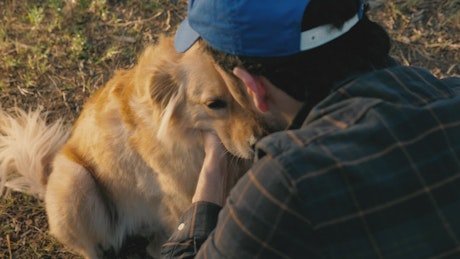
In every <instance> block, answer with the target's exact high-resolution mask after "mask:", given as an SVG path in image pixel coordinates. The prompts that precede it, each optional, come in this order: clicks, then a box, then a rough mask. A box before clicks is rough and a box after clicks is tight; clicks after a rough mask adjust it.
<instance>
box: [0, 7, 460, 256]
mask: <svg viewBox="0 0 460 259" xmlns="http://www.w3.org/2000/svg"><path fill="white" fill-rule="evenodd" d="M368 3H369V5H370V6H371V8H372V9H371V12H370V14H371V17H372V19H373V20H376V21H378V22H380V23H381V24H382V25H383V26H384V27H385V28H386V29H387V30H388V32H389V33H390V34H391V36H392V37H393V48H392V52H391V53H392V56H394V57H395V58H396V59H397V60H399V61H400V62H402V63H403V64H405V65H414V66H421V67H426V68H427V69H429V70H430V71H432V72H433V73H434V74H435V75H437V76H439V77H448V76H460V1H458V0H369V1H368ZM185 10H186V1H184V0H182V1H181V0H149V1H141V0H40V1H34V0H3V1H0V19H1V20H0V107H2V108H3V109H6V110H8V109H9V108H11V107H14V106H19V107H22V108H24V109H29V108H36V107H38V106H43V107H45V108H46V110H47V111H49V112H50V116H49V118H50V119H55V118H57V117H63V118H65V119H66V120H67V121H68V123H69V124H70V123H72V122H73V121H74V120H75V118H76V117H77V116H78V114H79V112H80V110H81V106H82V104H83V103H84V101H85V99H86V98H87V97H88V96H89V95H91V94H92V93H93V92H94V91H95V90H97V89H98V88H100V87H101V86H102V85H103V84H104V82H106V81H107V80H108V79H109V78H110V77H111V75H112V74H113V72H114V71H115V70H116V69H122V68H129V67H131V66H132V65H133V64H134V63H135V61H136V59H137V57H138V55H139V53H140V52H141V50H142V49H143V48H144V47H145V46H146V45H148V44H152V43H154V42H156V40H157V39H158V37H159V35H161V34H172V33H173V32H174V30H175V28H176V26H177V24H178V23H179V22H180V20H181V19H182V18H183V17H184V14H185ZM144 244H145V242H144V241H142V240H135V241H133V242H131V243H130V244H129V245H128V247H127V248H126V249H125V250H124V253H123V254H122V255H121V256H120V257H119V258H145V253H144V252H143V249H142V247H143V245H144ZM0 258H79V257H78V256H75V255H73V254H72V253H70V252H69V251H68V250H67V249H66V248H64V247H62V246H61V245H60V244H59V243H58V242H57V241H56V240H54V239H53V238H52V237H50V235H49V233H48V225H47V222H46V215H45V212H44V209H43V203H42V201H40V200H38V199H36V198H34V197H31V196H28V195H23V194H19V193H10V194H8V195H4V196H2V197H0Z"/></svg>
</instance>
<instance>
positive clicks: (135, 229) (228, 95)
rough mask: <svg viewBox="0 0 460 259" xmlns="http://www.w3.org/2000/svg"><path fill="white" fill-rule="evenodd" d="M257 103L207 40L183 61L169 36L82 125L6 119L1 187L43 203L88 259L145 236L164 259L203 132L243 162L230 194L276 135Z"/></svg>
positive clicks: (197, 164) (19, 114) (101, 96)
mask: <svg viewBox="0 0 460 259" xmlns="http://www.w3.org/2000/svg"><path fill="white" fill-rule="evenodd" d="M248 98H250V97H249V96H248V94H247V92H245V91H244V90H242V88H241V87H240V86H239V85H238V83H237V82H236V80H235V79H234V78H232V77H231V76H230V75H228V74H226V73H225V72H223V71H222V70H221V69H220V68H219V67H218V66H217V65H216V64H215V63H214V62H213V61H212V59H211V57H210V56H208V55H206V54H205V53H204V51H203V47H202V44H201V43H200V42H198V43H197V44H195V45H194V46H193V47H192V48H191V49H190V50H188V51H187V52H186V53H183V54H179V53H177V52H176V51H175V50H174V47H173V40H172V39H171V38H168V37H162V38H161V39H160V40H159V43H157V44H156V45H154V46H149V47H147V48H146V49H145V51H144V52H143V54H142V55H141V57H140V59H139V61H138V63H137V65H135V66H134V67H133V68H132V69H129V70H119V71H116V73H115V74H114V76H113V77H112V79H110V80H109V81H108V82H107V83H106V84H105V86H103V87H102V88H100V89H99V90H98V91H97V92H95V93H94V94H93V95H92V96H91V97H90V98H89V99H88V100H87V101H86V102H85V104H84V107H83V109H82V112H81V114H80V115H79V117H78V118H77V120H76V122H75V123H74V124H73V126H72V127H67V126H66V125H65V123H64V122H63V120H62V119H61V120H58V121H56V122H54V123H46V112H45V111H43V110H40V109H38V110H35V111H32V110H30V111H28V112H25V111H23V110H21V109H16V111H15V112H11V111H9V112H6V111H1V113H0V177H1V185H0V187H2V188H9V189H13V190H17V191H22V192H26V193H30V194H33V195H36V196H39V197H41V198H43V199H44V201H45V202H44V204H45V208H46V213H47V217H48V222H49V227H50V233H51V234H52V235H53V236H55V237H56V238H57V239H58V240H59V241H60V242H61V243H63V244H64V245H66V246H67V247H69V248H70V249H72V250H73V251H75V252H76V253H78V254H80V255H82V256H84V257H85V258H103V257H104V256H107V254H108V253H109V252H110V251H112V252H113V251H115V253H116V252H118V251H119V250H120V248H121V247H122V245H123V243H124V241H125V240H126V238H127V237H129V236H136V235H140V236H144V237H147V238H149V240H151V242H150V244H149V245H148V251H149V254H151V255H152V256H153V257H156V256H158V255H159V250H160V248H161V244H162V243H163V242H165V241H166V239H167V237H168V236H169V235H170V234H171V233H172V231H173V228H174V227H175V226H176V224H177V223H178V220H179V217H180V215H181V214H182V213H183V212H184V211H185V210H186V209H187V208H188V207H189V206H190V204H191V198H192V196H193V193H194V190H195V187H196V183H197V178H198V175H199V172H200V169H201V166H202V163H203V159H204V149H203V143H202V138H201V132H202V131H213V132H215V133H216V134H217V135H218V137H219V138H220V139H221V141H222V143H223V145H224V146H225V148H226V149H227V150H228V152H229V153H230V154H231V155H232V156H233V157H234V159H233V160H234V164H235V168H236V169H237V170H235V174H234V175H232V176H231V178H232V179H231V180H230V181H229V186H228V189H230V187H231V186H233V185H234V184H235V183H236V181H237V180H238V178H239V177H240V176H241V175H242V174H243V173H244V172H245V171H246V169H247V168H248V166H249V164H250V158H251V157H252V151H251V145H252V144H253V143H254V140H255V139H257V138H258V137H259V136H261V135H263V134H264V132H265V130H266V129H265V128H264V125H262V123H261V118H260V117H258V115H257V114H256V113H255V112H251V107H250V105H249V102H248V100H249V99H248ZM0 191H2V192H4V190H1V189H0Z"/></svg>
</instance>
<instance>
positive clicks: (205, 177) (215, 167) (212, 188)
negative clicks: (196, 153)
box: [192, 131, 232, 206]
mask: <svg viewBox="0 0 460 259" xmlns="http://www.w3.org/2000/svg"><path fill="white" fill-rule="evenodd" d="M202 136H203V142H204V150H205V153H206V156H205V159H204V162H203V167H202V168H201V172H200V176H199V178H198V184H197V187H196V191H195V195H194V196H193V198H192V202H199V201H206V202H212V203H215V204H217V205H219V206H223V205H224V203H225V199H226V197H227V194H228V191H229V190H227V186H228V184H227V179H228V174H229V173H232V172H228V164H229V161H228V156H227V155H226V153H227V150H226V149H225V147H224V146H223V145H222V143H221V141H220V139H219V138H218V137H217V136H216V135H215V134H214V133H212V132H207V131H206V132H203V133H202Z"/></svg>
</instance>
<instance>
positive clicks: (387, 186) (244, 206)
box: [163, 66, 460, 259]
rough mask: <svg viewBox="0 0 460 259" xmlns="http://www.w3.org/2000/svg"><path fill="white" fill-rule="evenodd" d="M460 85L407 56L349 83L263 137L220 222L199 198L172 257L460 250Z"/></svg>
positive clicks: (416, 254)
mask: <svg viewBox="0 0 460 259" xmlns="http://www.w3.org/2000/svg"><path fill="white" fill-rule="evenodd" d="M459 88H460V78H450V79H445V80H439V79H437V78H435V77H433V76H432V75H431V74H430V73H429V72H428V71H426V70H424V69H419V68H412V67H402V66H396V67H391V68H387V69H383V70H380V71H375V72H371V73H368V74H365V75H362V76H360V77H357V78H355V79H352V80H351V81H348V82H346V83H344V84H342V85H341V86H339V87H337V88H335V89H334V92H333V93H332V94H331V95H330V96H329V97H328V98H327V99H325V100H323V101H322V102H321V103H319V104H318V105H316V106H315V107H314V108H313V109H312V110H311V111H310V112H309V113H308V116H307V118H306V119H305V120H304V122H303V123H302V125H301V127H300V128H299V129H292V130H288V131H284V132H279V133H274V134H271V135H269V136H267V137H266V138H264V139H262V140H261V141H259V142H258V143H257V146H256V154H257V155H256V157H257V159H256V161H255V163H254V165H253V167H252V168H251V169H250V171H249V172H248V173H247V174H246V175H245V176H244V177H243V178H242V179H241V180H240V181H239V182H238V184H237V185H236V186H235V188H234V189H233V190H232V192H231V194H230V196H229V199H228V200H227V203H226V205H225V206H224V208H223V209H222V210H221V211H220V214H219V217H218V222H217V226H216V227H215V224H216V221H217V214H218V213H219V209H220V208H219V207H216V206H215V205H212V204H209V203H198V204H194V205H193V206H192V208H191V210H189V211H188V212H187V213H186V214H185V215H184V217H183V218H182V223H183V225H182V226H183V228H182V230H177V231H176V233H174V235H173V236H172V237H171V239H170V240H169V242H168V243H166V244H165V245H164V246H163V256H164V257H166V258H170V257H194V256H195V255H197V257H198V258H340V259H344V258H353V259H356V258H392V259H393V258H404V259H407V258H460V96H458V95H457V94H456V93H455V91H459V90H458V89H459ZM214 227H215V229H214ZM212 229H214V230H213V231H212ZM208 234H209V237H208ZM206 238H207V239H206ZM203 242H204V243H203ZM200 246H201V248H200Z"/></svg>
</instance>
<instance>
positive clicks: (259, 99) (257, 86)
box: [233, 67, 268, 112]
mask: <svg viewBox="0 0 460 259" xmlns="http://www.w3.org/2000/svg"><path fill="white" fill-rule="evenodd" d="M233 74H234V75H235V76H236V77H238V78H239V79H240V80H241V81H242V82H243V84H244V85H245V86H246V88H247V90H248V92H249V95H250V96H251V97H252V101H253V102H254V104H255V106H256V107H257V109H259V110H260V111H261V112H267V111H268V108H267V102H266V97H267V96H266V94H267V91H266V89H265V85H264V83H263V81H262V80H261V79H260V78H259V77H257V76H254V75H252V74H251V73H249V72H248V71H246V70H244V69H242V68H239V67H235V68H234V69H233Z"/></svg>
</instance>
